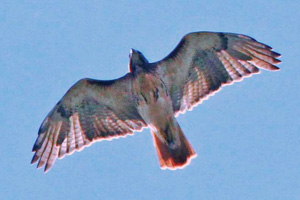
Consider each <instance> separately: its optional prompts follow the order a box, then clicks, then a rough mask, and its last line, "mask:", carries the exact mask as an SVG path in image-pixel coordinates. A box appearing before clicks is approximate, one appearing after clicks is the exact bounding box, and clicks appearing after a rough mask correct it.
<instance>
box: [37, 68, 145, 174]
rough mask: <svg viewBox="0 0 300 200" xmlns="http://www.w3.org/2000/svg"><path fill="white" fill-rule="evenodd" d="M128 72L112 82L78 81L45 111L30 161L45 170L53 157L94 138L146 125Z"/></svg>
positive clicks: (97, 138) (118, 134) (129, 132)
mask: <svg viewBox="0 0 300 200" xmlns="http://www.w3.org/2000/svg"><path fill="white" fill-rule="evenodd" d="M131 81H132V78H131V74H127V75H126V76H124V77H122V78H120V79H117V80H112V81H98V80H93V79H82V80H80V81H78V82H77V83H76V84H75V85H74V86H73V87H71V88H70V89H69V91H68V92H67V93H66V94H65V96H64V97H63V98H62V99H61V101H59V102H58V103H57V105H56V106H55V107H54V108H53V109H52V111H51V112H50V113H49V114H48V116H47V117H46V119H45V120H44V122H43V123H42V125H41V127H40V130H39V134H38V138H37V140H36V142H35V144H34V147H33V151H34V152H35V155H34V156H33V159H32V163H35V162H36V161H38V160H39V163H38V167H42V166H43V165H44V164H46V166H45V171H48V170H49V168H50V167H51V166H52V165H53V164H54V162H55V160H56V159H57V158H63V157H64V156H65V155H66V154H72V153H73V152H74V151H75V150H77V151H80V150H82V149H83V148H84V147H86V146H89V145H91V144H92V143H93V142H95V141H100V140H102V139H107V140H110V139H112V138H117V137H124V136H125V135H126V134H133V133H132V132H133V131H140V130H141V129H142V128H144V127H146V126H147V125H146V124H145V122H144V120H143V119H142V118H141V116H140V115H139V114H138V111H137V108H136V105H135V103H134V100H133V96H132V88H131V87H132V82H131Z"/></svg>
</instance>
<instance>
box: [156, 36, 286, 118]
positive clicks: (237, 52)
mask: <svg viewBox="0 0 300 200" xmlns="http://www.w3.org/2000/svg"><path fill="white" fill-rule="evenodd" d="M279 56H280V54H278V53H276V52H273V51H272V48H271V47H269V46H267V45H265V44H262V43H259V42H257V41H256V40H254V39H253V38H250V37H248V36H245V35H239V34H232V33H213V32H196V33H189V34H187V35H186V36H185V37H183V39H182V40H181V41H180V43H179V44H178V46H177V47H176V48H175V49H174V50H173V51H172V52H171V54H170V55H168V56H167V57H166V58H164V59H163V60H161V61H159V62H156V63H152V65H154V67H155V68H156V71H157V72H158V73H159V74H160V76H161V79H162V80H163V81H164V82H165V84H166V85H167V88H168V90H169V93H170V96H171V98H172V101H173V109H174V113H175V115H178V113H181V112H185V111H186V110H191V109H192V108H193V107H194V106H196V105H197V104H199V103H201V102H202V100H204V99H207V98H208V97H209V96H210V95H212V94H214V93H215V92H216V91H218V90H219V89H220V88H221V86H223V85H226V84H230V83H233V82H235V81H241V80H242V78H243V77H248V76H250V75H251V74H255V73H258V72H259V69H258V68H262V69H266V70H278V69H279V68H278V67H276V66H275V64H278V63H280V60H278V59H276V58H277V57H279Z"/></svg>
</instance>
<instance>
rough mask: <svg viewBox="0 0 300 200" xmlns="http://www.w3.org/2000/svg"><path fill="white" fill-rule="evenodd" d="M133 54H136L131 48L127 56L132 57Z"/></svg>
mask: <svg viewBox="0 0 300 200" xmlns="http://www.w3.org/2000/svg"><path fill="white" fill-rule="evenodd" d="M134 53H136V50H135V49H132V48H131V49H130V55H129V56H130V57H132V55H133V54H134Z"/></svg>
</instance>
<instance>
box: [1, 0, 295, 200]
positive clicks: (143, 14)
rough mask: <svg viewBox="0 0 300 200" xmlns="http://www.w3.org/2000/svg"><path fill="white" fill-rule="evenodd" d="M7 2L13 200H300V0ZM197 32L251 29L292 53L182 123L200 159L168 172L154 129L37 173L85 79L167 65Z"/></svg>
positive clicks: (6, 122) (6, 187) (6, 116)
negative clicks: (41, 149)
mask: <svg viewBox="0 0 300 200" xmlns="http://www.w3.org/2000/svg"><path fill="white" fill-rule="evenodd" d="M182 2H183V1H155V0H153V1H148V2H147V3H142V1H135V0H131V1H113V2H112V1H111V3H109V1H105V2H104V1H51V3H50V1H3V0H2V1H1V0H0V44H1V45H0V70H1V73H0V80H1V85H0V121H1V123H0V127H1V132H2V133H1V137H0V142H1V145H0V151H1V156H0V163H1V167H0V177H1V178H0V180H1V182H0V183H1V187H0V195H1V199H37V198H42V199H56V198H61V199H72V200H76V199H109V200H110V199H112V200H115V199H206V200H214V199H223V200H226V199H228V200H232V199H244V200H246V199H257V200H260V199H261V200H268V199H270V200H271V199H272V200H274V199H282V200H286V199H289V200H296V199H300V128H299V114H300V112H299V111H300V109H299V99H300V92H299V83H300V81H299V80H300V75H299V61H298V60H299V57H300V54H299V50H298V48H299V46H300V37H299V36H300V24H299V19H300V12H299V9H300V4H299V2H298V1H292V0H287V1H280V0H274V1H272V2H270V1H258V0H253V1H248V2H246V1H226V2H225V1H185V2H184V3H182ZM193 31H223V32H234V33H243V34H246V35H249V36H252V37H254V38H256V39H257V40H258V41H261V42H264V43H266V44H268V45H270V46H272V47H273V48H274V50H275V51H277V52H279V53H281V54H282V55H283V56H282V58H281V60H282V61H283V63H282V64H281V65H280V68H281V70H280V71H279V72H268V71H262V73H261V74H259V75H255V76H252V77H251V78H247V79H245V80H244V81H243V82H240V83H236V84H234V85H231V86H227V87H225V88H224V89H223V90H222V91H220V92H219V93H218V94H216V95H215V96H213V97H211V98H210V99H209V100H208V101H204V103H203V104H201V105H199V106H198V107H197V108H195V109H194V110H193V111H192V112H187V113H186V114H185V115H180V116H179V117H178V121H179V124H180V125H181V128H182V129H183V131H184V132H185V134H186V136H187V138H188V139H189V141H190V142H191V143H192V145H193V147H194V148H195V150H196V151H197V154H198V157H197V158H196V159H193V160H192V163H191V164H190V165H189V166H188V167H186V168H185V169H184V170H176V171H168V170H161V169H160V168H159V165H158V160H157V157H156V152H155V150H154V147H153V143H152V137H151V135H150V133H149V130H144V131H143V132H141V133H136V134H135V135H134V136H133V137H127V138H125V139H119V140H113V141H111V142H107V141H103V142H100V143H95V144H93V145H92V146H91V147H89V148H86V149H84V150H83V151H82V152H80V153H78V152H76V153H74V154H73V155H72V156H67V157H65V158H64V159H63V160H58V161H57V162H56V163H55V165H54V167H53V168H52V169H51V170H50V171H49V173H47V174H44V173H43V171H42V170H36V167H35V165H30V161H31V158H32V153H31V149H32V145H33V143H34V141H35V139H36V137H37V131H38V128H39V126H40V124H41V122H42V120H43V119H44V118H45V116H46V115H47V113H48V112H49V111H50V109H52V107H53V106H54V105H55V104H56V103H57V101H58V100H59V99H60V98H61V97H62V96H63V94H64V93H65V92H66V91H67V90H68V88H69V87H70V86H71V85H72V84H74V83H75V82H76V81H77V80H79V79H80V78H83V77H89V78H96V79H102V80H105V79H113V78H117V77H120V76H122V75H124V74H125V73H126V72H127V70H128V67H127V66H128V55H129V50H130V48H135V49H138V50H140V51H141V52H143V53H144V55H145V56H146V57H147V58H148V60H149V61H152V62H154V61H157V60H160V59H162V58H163V57H165V56H166V55H167V54H168V53H169V52H170V51H171V50H172V49H173V48H174V47H175V46H176V45H177V43H178V42H179V40H180V39H181V37H182V36H183V35H185V34H186V33H188V32H193Z"/></svg>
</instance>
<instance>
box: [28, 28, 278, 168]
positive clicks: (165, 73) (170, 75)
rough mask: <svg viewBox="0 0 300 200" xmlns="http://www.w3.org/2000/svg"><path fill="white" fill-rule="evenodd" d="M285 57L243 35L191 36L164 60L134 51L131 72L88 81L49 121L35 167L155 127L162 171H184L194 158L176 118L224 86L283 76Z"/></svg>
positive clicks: (75, 88)
mask: <svg viewBox="0 0 300 200" xmlns="http://www.w3.org/2000/svg"><path fill="white" fill-rule="evenodd" d="M279 56H280V54H278V53H275V52H273V51H272V49H271V47H269V46H267V45H265V44H262V43H259V42H257V41H256V40H254V39H253V38H250V37H248V36H245V35H239V34H232V33H212V32H196V33H189V34H187V35H186V36H185V37H183V39H182V40H181V41H180V43H179V44H178V45H177V47H176V48H175V49H174V50H173V51H172V52H171V53H170V55H168V56H167V57H166V58H164V59H163V60H161V61H158V62H155V63H149V62H148V61H147V59H146V58H145V57H144V56H143V55H142V54H141V53H140V52H139V51H136V50H133V49H132V50H131V53H130V61H129V73H128V74H126V75H125V76H124V77H121V78H119V79H116V80H111V81H99V80H93V79H87V78H86V79H82V80H80V81H78V82H77V83H76V84H75V85H74V86H72V87H71V88H70V89H69V91H68V92H67V93H66V94H65V95H64V97H63V98H62V99H61V100H60V101H59V102H58V103H57V105H56V106H55V107H54V108H53V109H52V111H50V113H49V114H48V116H47V117H46V119H45V120H44V121H43V123H42V125H41V127H40V130H39V133H38V138H37V140H36V142H35V144H34V147H33V151H34V152H35V154H34V156H33V159H32V163H35V162H36V161H39V162H38V167H42V166H43V165H45V171H48V170H49V169H50V167H51V166H52V165H53V164H54V162H55V160H56V159H57V158H63V157H64V156H65V155H66V154H71V153H73V152H74V151H75V150H77V151H80V150H82V149H83V148H84V147H86V146H89V145H91V144H92V143H93V142H95V141H101V140H103V139H106V140H110V139H112V138H118V137H124V136H126V135H127V134H133V132H134V131H141V130H142V129H143V128H147V127H148V128H150V129H151V133H152V135H153V141H154V145H155V148H156V151H157V154H158V158H159V162H160V165H161V167H162V168H169V169H176V168H182V167H184V166H185V165H187V164H188V163H189V161H190V160H191V159H192V158H193V157H195V156H196V153H195V151H194V150H193V148H192V147H191V145H190V144H189V142H188V141H187V139H186V138H185V136H184V134H183V132H182V130H181V128H180V126H179V125H178V123H177V121H176V118H175V116H177V115H178V114H179V113H184V112H185V111H186V110H191V109H192V108H193V107H194V106H196V105H197V104H199V103H201V102H202V101H203V100H204V99H207V98H208V97H209V96H210V95H212V94H214V93H215V92H216V91H218V90H219V89H220V88H221V87H222V86H224V85H227V84H231V83H233V82H235V81H241V80H242V79H243V77H248V76H251V75H252V74H255V73H258V72H259V68H262V69H266V70H278V69H279V68H278V67H276V66H275V64H278V63H280V61H279V60H278V59H277V58H278V57H279Z"/></svg>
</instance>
